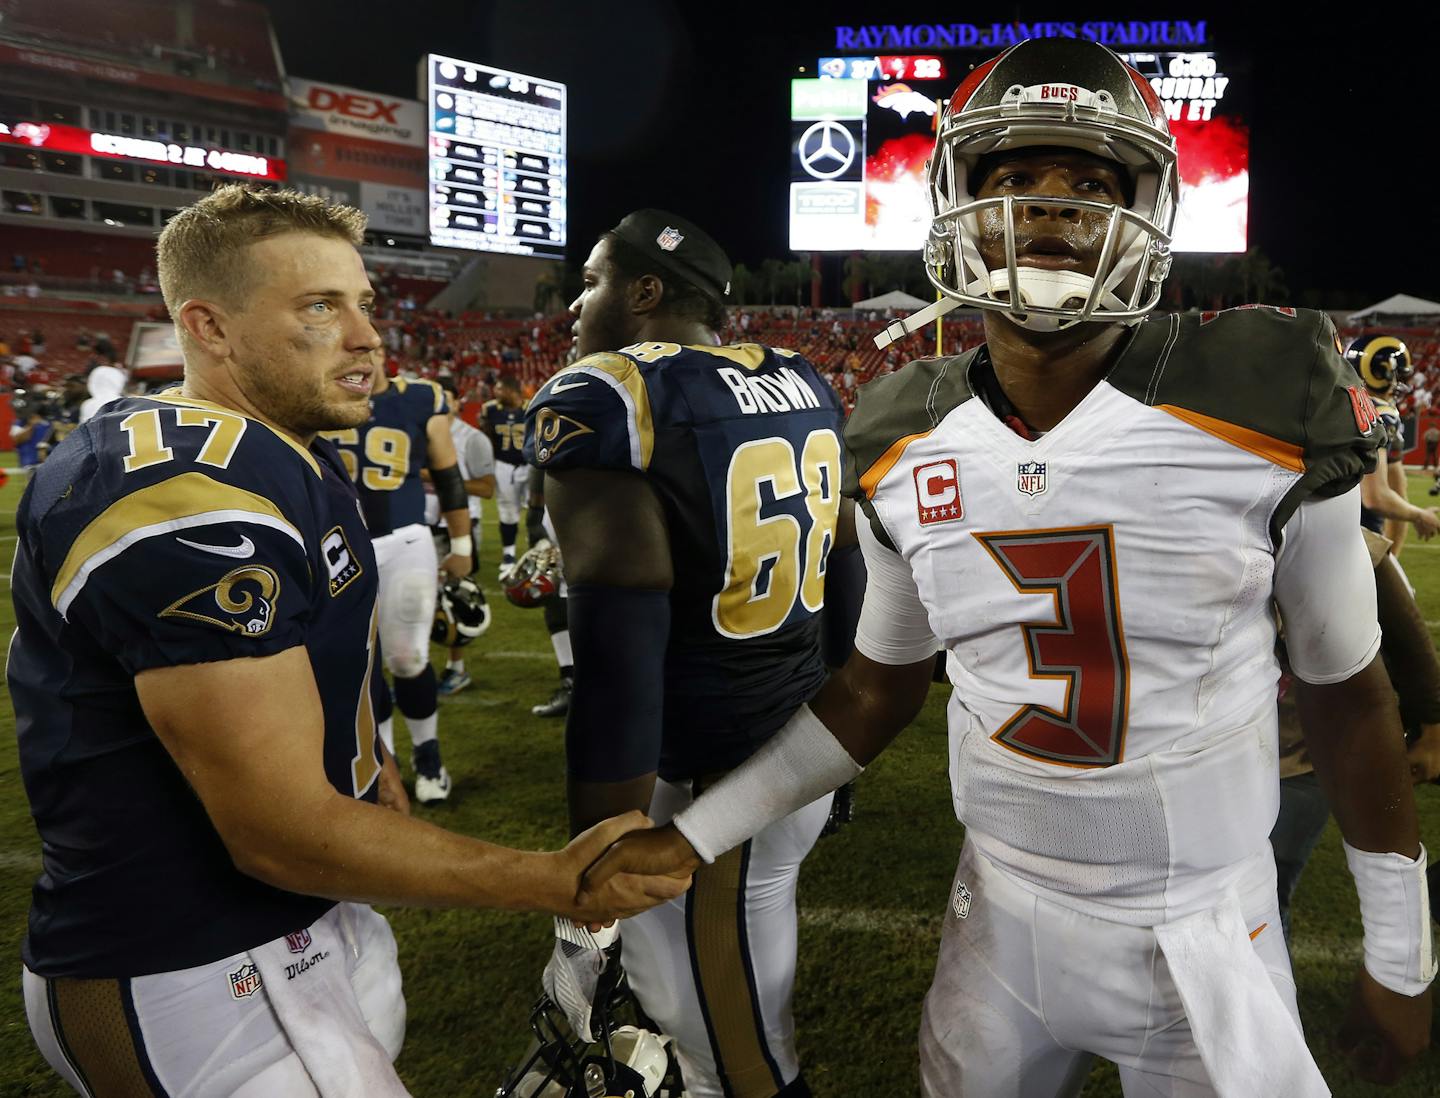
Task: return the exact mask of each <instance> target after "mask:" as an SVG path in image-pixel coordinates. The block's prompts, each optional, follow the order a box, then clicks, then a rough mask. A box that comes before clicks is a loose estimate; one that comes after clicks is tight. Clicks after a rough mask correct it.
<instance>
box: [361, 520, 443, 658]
mask: <svg viewBox="0 0 1440 1098" xmlns="http://www.w3.org/2000/svg"><path fill="white" fill-rule="evenodd" d="M374 546H375V563H376V564H377V566H378V567H379V569H380V595H379V608H380V649H381V651H382V652H383V653H384V654H385V669H386V670H387V671H389V672H390V673H391V674H392V675H395V676H398V677H399V678H402V679H413V678H414V677H415V676H416V675H418V674H420V673H421V672H422V671H424V670H425V668H426V667H427V666H429V664H430V629H431V627H432V626H433V625H434V624H435V599H436V596H437V593H438V591H439V586H440V583H439V570H440V562H439V560H438V559H437V558H436V555H435V540H434V538H433V537H432V536H431V534H430V527H428V526H424V525H422V524H420V523H416V524H414V525H413V526H402V527H400V529H398V530H396V531H394V532H393V533H389V534H383V535H381V536H380V537H378V538H376V539H375V541H374Z"/></svg>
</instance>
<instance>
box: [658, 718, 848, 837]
mask: <svg viewBox="0 0 1440 1098" xmlns="http://www.w3.org/2000/svg"><path fill="white" fill-rule="evenodd" d="M864 769H865V768H864V767H863V766H860V765H859V764H857V763H856V762H855V760H854V759H852V758H851V757H850V754H849V752H847V751H846V750H845V748H843V747H842V746H840V741H839V740H837V739H836V738H835V737H834V736H833V735H831V733H830V730H829V729H828V728H826V727H825V725H824V723H823V722H822V721H821V720H820V718H819V717H817V716H816V715H815V714H814V713H813V712H811V710H810V707H809V706H808V705H802V706H801V707H800V708H799V709H797V710H796V711H795V713H794V715H793V716H792V717H791V718H790V719H789V720H788V721H786V722H785V724H784V726H783V727H782V728H781V729H780V731H778V732H776V733H775V735H773V736H771V737H770V739H769V740H767V741H766V742H765V744H764V745H763V746H762V747H761V748H760V750H759V751H757V752H755V754H753V755H751V756H750V758H748V759H746V760H745V762H743V763H742V764H741V765H740V766H738V767H736V768H735V769H734V770H732V771H730V773H728V774H726V775H725V776H724V777H723V778H721V779H720V780H719V781H718V782H716V783H715V784H714V785H713V786H712V787H711V788H709V789H707V790H705V791H704V792H703V793H702V794H701V795H700V796H699V798H698V799H697V800H696V801H695V803H694V804H692V805H690V807H688V808H686V809H685V810H684V811H683V812H681V813H680V814H679V815H678V816H676V817H675V820H674V823H675V827H676V829H677V830H678V831H679V832H680V834H682V835H684V836H685V838H686V839H688V840H689V841H690V845H691V846H693V847H694V848H695V853H697V854H699V855H700V857H701V858H703V859H704V860H705V861H706V862H713V861H714V860H715V859H716V858H718V857H719V856H720V855H721V854H724V853H725V852H726V851H727V850H731V849H733V848H734V847H737V846H739V845H740V844H741V843H743V842H744V841H745V840H746V839H748V838H750V837H751V836H752V835H754V834H755V833H756V832H758V831H761V830H763V829H764V828H766V827H769V826H770V825H771V824H772V823H775V822H776V821H777V820H782V819H784V818H785V817H786V816H788V815H790V813H792V812H796V811H798V810H799V809H801V808H804V807H805V806H806V805H807V804H809V803H810V802H811V801H814V800H818V799H819V798H820V797H823V796H824V795H825V794H826V793H829V792H830V791H831V790H832V789H838V788H839V787H840V786H842V785H844V784H845V783H846V782H848V781H850V780H851V779H852V778H854V777H855V775H857V774H859V773H860V772H861V771H862V770H864Z"/></svg>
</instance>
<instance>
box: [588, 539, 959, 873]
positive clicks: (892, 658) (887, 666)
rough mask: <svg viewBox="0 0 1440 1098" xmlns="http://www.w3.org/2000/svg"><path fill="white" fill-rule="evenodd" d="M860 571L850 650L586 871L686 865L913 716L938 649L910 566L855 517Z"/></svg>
mask: <svg viewBox="0 0 1440 1098" xmlns="http://www.w3.org/2000/svg"><path fill="white" fill-rule="evenodd" d="M856 525H857V532H858V534H859V538H860V546H861V549H862V550H863V552H864V554H865V567H866V571H867V574H868V579H867V583H866V587H865V602H864V605H863V607H862V608H861V612H860V622H859V625H858V627H857V629H856V635H855V651H854V652H853V653H852V655H851V656H850V658H849V660H848V661H847V662H846V663H845V666H844V667H842V668H841V669H840V670H839V671H837V672H836V673H835V674H834V675H832V676H830V678H829V680H828V681H827V682H826V683H825V685H824V686H823V687H822V688H821V690H820V692H819V693H818V694H817V695H816V696H815V698H814V699H812V700H811V702H810V704H809V705H804V706H801V707H800V709H799V710H798V711H797V712H796V713H795V715H794V716H793V717H791V718H790V720H789V721H787V722H786V724H785V725H784V727H782V728H781V729H780V731H779V732H777V733H776V734H775V735H774V736H773V737H771V738H770V740H769V741H768V742H766V743H765V745H764V746H762V747H761V748H760V750H758V751H757V752H755V754H753V755H752V756H751V757H750V758H749V759H747V760H746V761H745V762H744V763H743V764H741V765H740V766H738V767H736V768H735V769H734V770H732V771H731V772H730V773H729V774H727V775H726V776H725V777H724V778H722V779H721V780H720V781H718V782H716V783H715V785H714V786H712V787H710V788H709V789H707V790H706V791H705V792H704V793H703V794H701V796H700V797H699V798H697V799H696V800H695V802H694V803H693V804H692V805H690V806H689V807H688V808H686V809H685V810H684V811H683V812H682V813H681V814H680V815H679V816H677V817H676V819H675V822H674V823H672V824H668V825H666V826H665V827H663V828H658V829H656V831H655V834H654V835H653V836H651V837H650V840H651V841H648V842H643V843H633V842H630V841H629V840H625V841H622V842H620V843H618V844H617V845H616V846H615V847H612V848H611V850H610V851H607V852H606V854H605V856H604V857H603V858H602V859H601V860H600V862H599V863H597V865H596V866H595V867H594V868H593V869H592V870H591V871H590V872H589V873H587V875H586V881H587V886H588V883H589V882H590V881H594V882H595V883H596V884H597V886H598V885H601V884H603V883H604V882H605V881H606V880H607V879H608V874H609V873H612V872H635V871H636V867H640V866H645V867H651V866H653V867H657V868H655V869H653V870H652V869H647V870H646V872H675V871H680V870H688V869H693V868H694V867H696V866H697V865H699V864H700V862H701V861H707V862H708V861H713V860H714V859H715V858H717V857H718V856H719V855H721V854H723V853H725V851H727V850H729V849H731V848H732V847H734V846H737V845H738V844H740V843H741V842H744V841H745V840H746V839H748V838H750V837H751V836H752V835H754V834H755V833H756V832H758V831H760V830H761V829H763V828H764V827H766V826H767V825H769V824H771V823H773V822H774V821H776V820H778V819H781V818H782V817H784V816H787V815H789V814H790V813H791V812H794V811H795V810H797V809H799V808H801V807H803V806H804V805H807V804H809V803H810V802H811V801H813V800H815V799H816V798H818V797H821V796H824V795H825V794H826V793H828V792H830V791H831V790H833V789H837V788H838V787H840V786H841V785H843V784H844V783H845V782H847V781H850V780H852V779H853V778H854V777H855V776H856V775H857V774H859V772H860V771H861V769H862V768H863V767H865V766H867V765H868V764H869V763H870V762H871V760H873V759H874V758H875V757H876V756H877V755H879V754H880V752H881V751H883V750H884V749H885V748H886V747H887V746H888V745H889V744H890V743H891V741H893V740H894V739H895V737H896V736H898V735H899V734H900V732H901V731H902V730H903V729H904V728H905V727H906V726H907V725H909V724H910V722H911V721H912V720H914V719H915V715H916V714H917V713H919V711H920V707H921V706H922V705H923V704H924V703H925V697H926V694H927V693H928V692H929V689H930V676H931V672H932V669H933V668H934V665H935V652H936V650H937V648H938V647H939V645H938V643H937V642H936V640H935V637H934V635H933V633H932V632H931V629H930V622H929V615H928V614H927V612H926V610H925V607H924V605H923V604H922V603H921V601H920V595H919V592H918V591H917V589H916V587H915V580H914V576H913V575H912V574H911V572H910V567H909V565H908V564H907V563H906V562H905V561H904V559H903V558H902V557H900V555H899V554H898V553H896V552H895V551H894V550H893V549H890V548H888V547H886V546H884V545H882V544H881V543H880V542H879V540H878V539H877V538H876V537H875V535H874V533H873V532H872V531H871V529H870V526H869V524H868V523H867V522H865V521H864V520H860V521H858V522H857V524H856Z"/></svg>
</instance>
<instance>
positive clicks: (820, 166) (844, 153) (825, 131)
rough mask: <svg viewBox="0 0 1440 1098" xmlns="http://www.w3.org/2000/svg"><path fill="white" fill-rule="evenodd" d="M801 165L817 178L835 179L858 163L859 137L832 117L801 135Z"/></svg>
mask: <svg viewBox="0 0 1440 1098" xmlns="http://www.w3.org/2000/svg"><path fill="white" fill-rule="evenodd" d="M797 149H798V151H799V153H800V166H801V167H802V168H804V169H805V171H806V173H807V174H809V175H812V176H814V177H815V178H816V179H834V178H835V177H836V176H837V175H841V174H843V173H844V171H845V169H846V168H848V167H850V165H851V164H852V163H854V161H855V136H854V135H853V134H852V133H851V132H850V131H849V130H848V129H846V128H845V127H844V126H842V125H841V124H840V123H839V122H836V121H835V120H834V119H832V118H822V119H821V120H820V121H819V122H816V123H815V124H814V125H813V126H811V127H810V128H809V129H808V130H806V131H805V132H804V133H803V134H801V135H800V143H799V145H798V146H797Z"/></svg>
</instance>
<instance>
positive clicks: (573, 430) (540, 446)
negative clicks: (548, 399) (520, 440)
mask: <svg viewBox="0 0 1440 1098" xmlns="http://www.w3.org/2000/svg"><path fill="white" fill-rule="evenodd" d="M562 431H563V432H564V434H561V432H562ZM593 433H594V432H593V431H592V430H591V429H590V428H589V427H586V426H585V424H583V423H581V422H580V421H579V420H574V419H571V418H570V417H569V416H562V415H561V414H560V413H559V412H557V411H555V410H554V409H553V408H541V409H540V411H539V413H538V414H537V415H536V416H535V460H536V461H542V462H543V461H549V460H550V459H551V458H552V457H553V456H554V455H555V451H556V450H558V449H560V447H562V446H564V445H565V444H566V443H567V442H569V441H570V440H571V439H572V438H579V437H580V436H581V435H588V434H593Z"/></svg>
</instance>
